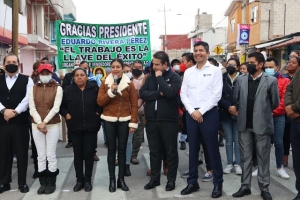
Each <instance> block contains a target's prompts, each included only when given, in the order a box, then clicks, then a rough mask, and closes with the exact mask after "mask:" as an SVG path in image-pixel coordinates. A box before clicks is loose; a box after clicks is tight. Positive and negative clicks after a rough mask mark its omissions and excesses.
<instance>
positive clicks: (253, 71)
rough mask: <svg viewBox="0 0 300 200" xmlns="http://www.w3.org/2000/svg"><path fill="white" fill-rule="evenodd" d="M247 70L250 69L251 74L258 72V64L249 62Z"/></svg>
mask: <svg viewBox="0 0 300 200" xmlns="http://www.w3.org/2000/svg"><path fill="white" fill-rule="evenodd" d="M247 70H248V72H249V74H251V75H253V74H255V72H257V69H256V65H254V64H248V65H247Z"/></svg>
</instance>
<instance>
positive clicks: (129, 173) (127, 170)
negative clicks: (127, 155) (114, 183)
mask: <svg viewBox="0 0 300 200" xmlns="http://www.w3.org/2000/svg"><path fill="white" fill-rule="evenodd" d="M124 175H125V176H131V171H130V164H126V168H125V174H124Z"/></svg>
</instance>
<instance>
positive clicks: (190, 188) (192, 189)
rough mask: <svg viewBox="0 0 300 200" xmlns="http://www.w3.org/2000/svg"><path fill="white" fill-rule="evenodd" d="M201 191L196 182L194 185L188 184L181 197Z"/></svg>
mask: <svg viewBox="0 0 300 200" xmlns="http://www.w3.org/2000/svg"><path fill="white" fill-rule="evenodd" d="M199 189H200V187H199V184H198V183H197V182H196V183H194V184H188V185H187V186H186V188H184V189H183V190H182V191H181V195H188V194H191V193H193V192H196V191H198V190H199Z"/></svg>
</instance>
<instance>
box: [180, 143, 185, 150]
mask: <svg viewBox="0 0 300 200" xmlns="http://www.w3.org/2000/svg"><path fill="white" fill-rule="evenodd" d="M180 150H186V144H185V142H180Z"/></svg>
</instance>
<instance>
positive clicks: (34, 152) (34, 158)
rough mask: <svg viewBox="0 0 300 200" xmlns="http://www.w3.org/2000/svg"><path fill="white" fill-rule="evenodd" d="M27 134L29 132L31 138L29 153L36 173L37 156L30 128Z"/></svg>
mask: <svg viewBox="0 0 300 200" xmlns="http://www.w3.org/2000/svg"><path fill="white" fill-rule="evenodd" d="M29 132H30V137H31V152H32V159H33V165H34V170H35V171H38V161H37V157H38V154H37V150H36V146H35V142H34V139H33V136H32V126H30V128H29Z"/></svg>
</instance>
